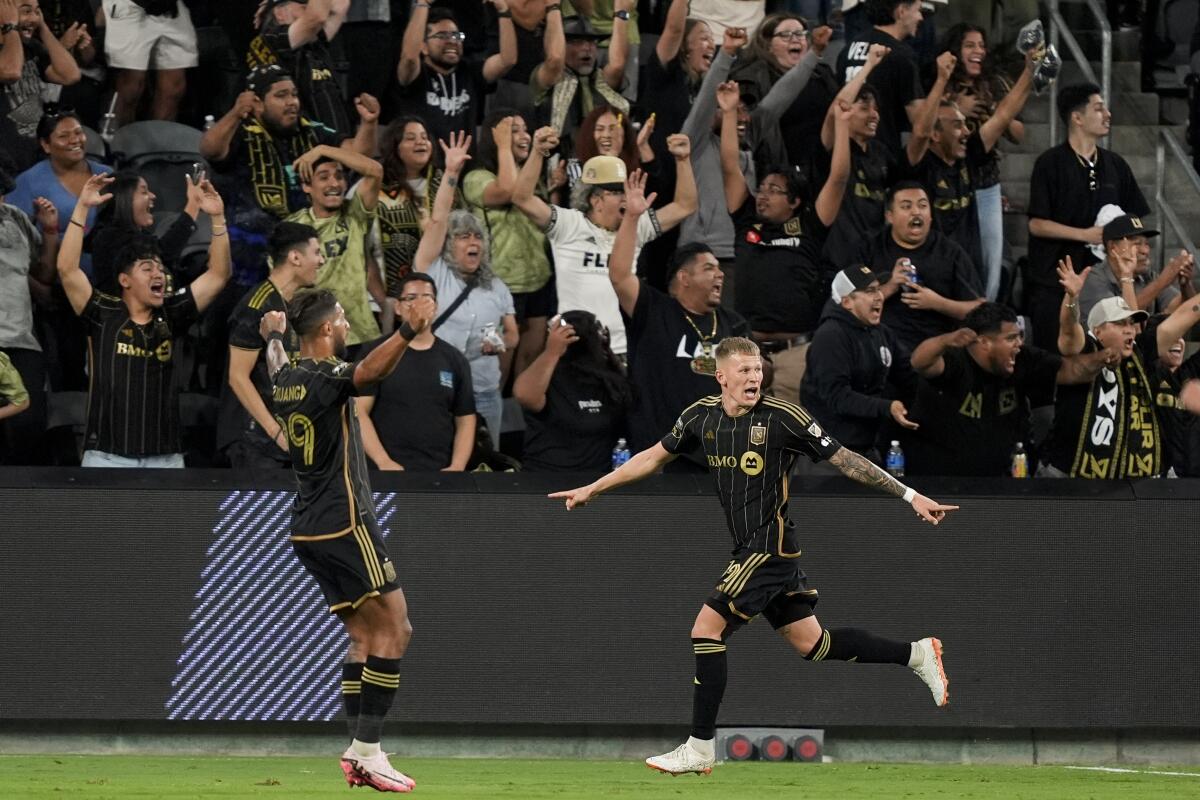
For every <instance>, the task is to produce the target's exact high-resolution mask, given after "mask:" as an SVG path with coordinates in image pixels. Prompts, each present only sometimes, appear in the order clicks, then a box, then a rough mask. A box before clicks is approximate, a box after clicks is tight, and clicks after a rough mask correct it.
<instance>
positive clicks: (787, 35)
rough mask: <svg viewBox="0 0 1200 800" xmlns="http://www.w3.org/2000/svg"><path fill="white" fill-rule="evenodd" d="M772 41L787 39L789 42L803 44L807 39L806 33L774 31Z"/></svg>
mask: <svg viewBox="0 0 1200 800" xmlns="http://www.w3.org/2000/svg"><path fill="white" fill-rule="evenodd" d="M771 38H772V39H787V40H788V41H789V42H803V41H804V40H805V39H807V38H808V31H776V32H775V33H772V34H771Z"/></svg>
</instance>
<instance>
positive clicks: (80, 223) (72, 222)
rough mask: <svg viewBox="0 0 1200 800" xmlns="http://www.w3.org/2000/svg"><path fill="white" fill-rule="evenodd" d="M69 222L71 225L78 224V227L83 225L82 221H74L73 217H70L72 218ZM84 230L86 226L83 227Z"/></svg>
mask: <svg viewBox="0 0 1200 800" xmlns="http://www.w3.org/2000/svg"><path fill="white" fill-rule="evenodd" d="M71 224H72V225H78V226H79V227H80V228H83V227H84V225H83V223H82V222H76V221H75V220H74V219H72V220H71ZM85 230H86V228H85Z"/></svg>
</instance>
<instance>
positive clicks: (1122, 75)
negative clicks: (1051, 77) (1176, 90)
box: [1058, 53, 1142, 92]
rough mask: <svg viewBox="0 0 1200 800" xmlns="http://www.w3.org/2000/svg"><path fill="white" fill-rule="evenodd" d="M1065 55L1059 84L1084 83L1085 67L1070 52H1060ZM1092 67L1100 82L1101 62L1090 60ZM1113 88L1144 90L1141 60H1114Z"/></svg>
mask: <svg viewBox="0 0 1200 800" xmlns="http://www.w3.org/2000/svg"><path fill="white" fill-rule="evenodd" d="M1060 55H1062V56H1063V66H1062V72H1060V73H1059V75H1058V82H1059V83H1058V85H1059V86H1068V85H1070V84H1072V83H1083V82H1084V81H1086V80H1087V76H1086V75H1084V74H1083V68H1082V67H1081V66H1080V65H1079V62H1077V61H1075V60H1074V59H1072V58H1071V57H1070V54H1068V53H1060ZM1088 63H1089V65H1090V66H1091V68H1092V72H1093V73H1095V75H1096V83H1100V79H1101V74H1100V72H1101V71H1100V62H1099V61H1090V62H1088ZM1112 88H1113V90H1114V91H1118V92H1140V91H1142V62H1141V61H1140V60H1139V61H1114V62H1113V65H1112Z"/></svg>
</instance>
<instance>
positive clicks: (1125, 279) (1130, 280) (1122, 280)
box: [1121, 278, 1133, 283]
mask: <svg viewBox="0 0 1200 800" xmlns="http://www.w3.org/2000/svg"><path fill="white" fill-rule="evenodd" d="M1121 283H1133V278H1121Z"/></svg>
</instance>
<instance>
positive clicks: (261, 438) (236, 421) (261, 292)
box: [217, 280, 300, 455]
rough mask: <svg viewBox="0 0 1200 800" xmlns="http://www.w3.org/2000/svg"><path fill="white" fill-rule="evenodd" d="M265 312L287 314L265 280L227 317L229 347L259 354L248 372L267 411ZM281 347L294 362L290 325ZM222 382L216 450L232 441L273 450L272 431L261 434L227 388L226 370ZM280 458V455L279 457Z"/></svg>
mask: <svg viewBox="0 0 1200 800" xmlns="http://www.w3.org/2000/svg"><path fill="white" fill-rule="evenodd" d="M268 311H282V312H284V313H285V314H286V313H287V303H286V302H284V299H283V295H281V294H280V293H279V290H278V289H277V288H275V284H273V283H271V281H270V280H265V281H263V282H262V283H260V284H259V285H258V286H255V287H254V288H253V289H251V290H250V291H248V292H246V294H245V296H244V297H242V299H241V300H239V301H238V304H237V306H236V307H235V308H234V309H233V313H232V314H230V315H229V346H230V347H234V348H237V349H239V350H254V351H257V352H258V360H256V361H255V362H254V368H253V369H251V370H250V380H251V382H253V383H254V388H255V389H256V390H257V391H258V396H259V397H260V398H262V401H263V405H265V406H266V407H267V410H270V409H271V376H270V375H268V374H267V356H266V349H265V346H264V344H263V339H262V334H261V333H259V330H258V327H259V325H260V324H261V322H262V318H263V316H265V315H266V313H267V312H268ZM283 348H284V350H286V351H287V354H288V358H290V359H292V360H293V361H294V360H296V358H298V357H299V355H300V337H299V336H297V335H296V331H295V329H293V328H292V327H291V326H290V325H289V326H288V329H287V330H286V331H285V332H284V334H283ZM225 378H226V379H225V383H224V385H223V386H222V387H221V411H220V416H219V418H218V419H217V449H218V450H224V449H225V448H226V447H228V446H229V445H231V444H233V443H234V442H237V441H241V440H243V439H244V440H245V441H246V442H247V443H249V444H251V445H253V446H254V447H257V448H260V449H267V450H268V452H272V451H271V450H270V448H273V447H275V445H274V443H273V441H272V437H271V434H272V433H274V432H275V429H274V428H271V429H270V430H269V431H264V430H263V429H262V428H261V427H260V426H259V424H258V423H257V422H255V421H254V417H252V416H250V412H249V411H247V410H246V409H245V407H244V406H243V405H242V403H241V401H239V400H238V398H237V395H236V394H234V393H233V389H232V388H231V387H230V386H229V374H228V369H227V370H226V375H225ZM281 455H282V454H281Z"/></svg>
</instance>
